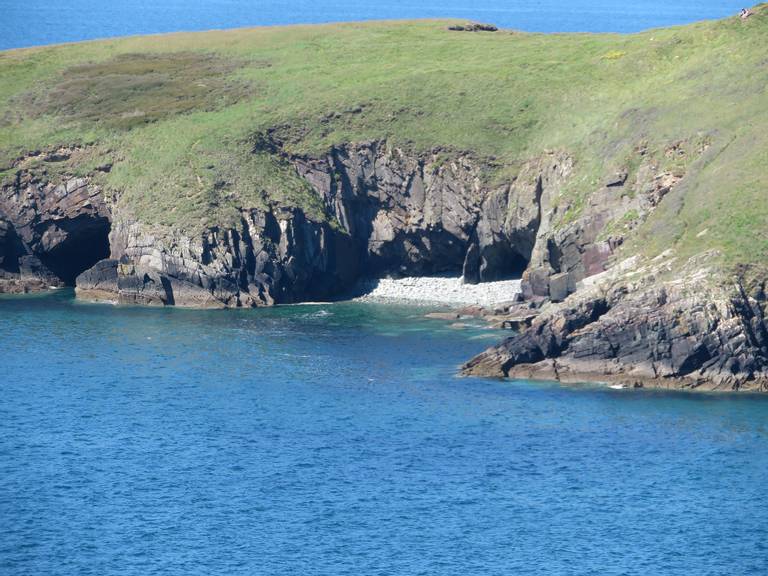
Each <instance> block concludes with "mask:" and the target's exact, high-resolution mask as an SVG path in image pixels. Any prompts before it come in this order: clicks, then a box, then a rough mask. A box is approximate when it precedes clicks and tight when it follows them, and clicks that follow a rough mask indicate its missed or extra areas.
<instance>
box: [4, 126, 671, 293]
mask: <svg viewBox="0 0 768 576" xmlns="http://www.w3.org/2000/svg"><path fill="white" fill-rule="evenodd" d="M259 142H260V146H261V148H264V150H266V151H268V152H269V153H271V154H275V155H278V156H281V157H282V159H283V160H285V161H287V162H289V163H291V164H292V165H293V166H294V167H295V169H296V171H297V173H298V174H299V175H300V176H302V177H303V178H304V179H305V180H306V181H307V183H308V184H309V185H310V186H311V187H312V188H313V189H314V191H315V193H316V194H317V195H318V197H319V198H320V199H321V200H322V202H323V204H324V207H325V211H326V214H327V222H316V221H313V220H311V219H309V218H307V217H306V215H305V214H304V212H303V211H302V210H301V209H299V208H291V209H288V208H281V207H278V206H273V207H272V208H269V209H267V210H254V209H248V208H242V209H241V210H240V215H241V217H240V221H239V222H238V223H237V224H236V225H235V226H232V227H231V228H220V227H210V228H208V229H206V230H204V231H202V233H195V234H189V233H187V232H185V231H184V230H169V229H165V228H164V227H162V226H158V225H152V224H148V223H145V222H140V221H136V220H135V219H134V218H133V217H132V216H131V214H130V213H129V210H125V209H122V208H121V206H120V204H119V202H118V203H117V204H115V205H107V203H106V201H105V199H104V198H103V194H102V193H101V191H100V190H99V188H98V187H97V186H95V185H93V184H92V183H91V182H90V181H89V179H88V178H75V177H70V178H64V179H63V181H62V182H48V181H47V180H46V178H45V171H43V176H36V175H35V174H33V172H32V171H31V170H25V169H24V168H23V166H22V167H20V169H19V171H18V172H17V178H16V181H15V182H14V183H13V184H12V185H10V186H4V187H3V189H2V195H1V196H0V214H2V215H3V222H5V223H6V224H5V225H4V228H2V229H0V233H1V234H2V239H3V240H2V246H3V249H2V258H3V260H2V270H3V272H2V274H3V275H4V276H3V277H10V276H13V277H14V278H15V279H16V280H20V279H21V277H22V275H26V276H25V277H27V278H28V279H30V278H33V277H34V278H35V279H36V280H35V282H38V284H39V286H37V287H38V288H39V287H41V286H43V285H64V284H71V283H73V281H74V280H75V278H76V277H79V280H78V288H79V293H81V294H83V295H85V294H86V293H89V294H90V295H91V296H93V297H97V296H104V297H106V296H108V295H109V294H110V293H111V296H110V299H112V300H118V301H125V302H135V303H144V304H163V305H171V304H175V305H184V306H259V305H271V304H275V303H283V302H296V301H301V300H311V299H328V298H331V297H333V296H335V295H338V294H340V293H342V292H344V291H346V290H348V289H349V288H350V287H351V286H352V285H353V283H354V282H355V281H356V279H357V278H358V277H359V276H382V275H395V276H397V275H413V276H419V275H429V274H436V273H443V272H452V273H463V275H464V278H465V281H466V282H484V281H490V280H498V279H504V278H510V277H520V276H521V275H522V276H523V280H524V282H523V288H524V291H525V293H526V295H527V296H528V297H529V298H532V299H546V298H551V299H554V300H562V299H564V298H565V297H566V296H567V295H568V294H570V293H572V292H573V291H574V290H575V287H576V284H577V283H578V282H579V281H580V280H581V279H583V278H585V277H588V276H590V275H592V274H595V273H599V272H601V271H603V270H604V269H605V268H606V267H607V266H608V265H609V263H610V259H611V258H612V256H613V250H614V248H615V246H616V245H618V243H619V242H620V237H619V238H615V237H609V238H606V239H603V238H600V234H601V232H602V231H603V229H604V228H605V225H606V223H607V222H608V221H610V220H611V219H612V218H615V217H616V216H617V215H621V214H622V213H623V212H624V211H626V210H627V209H633V210H639V209H646V208H648V209H650V208H652V206H653V205H655V204H654V202H657V201H658V198H660V197H661V196H662V195H663V194H662V192H659V187H658V186H656V187H652V188H651V189H649V190H650V192H649V193H647V194H646V193H645V192H642V193H641V194H635V195H633V197H634V198H635V199H634V200H628V198H629V196H627V197H626V198H625V197H623V196H622V195H621V194H619V195H618V196H617V194H616V192H615V191H614V190H613V189H614V188H616V187H617V186H618V187H622V186H625V185H628V184H627V182H628V177H623V179H619V180H616V179H615V178H614V179H609V182H608V183H609V184H610V186H606V187H605V189H604V190H603V191H602V192H600V193H598V194H596V195H595V198H596V199H594V200H593V204H594V206H592V205H591V206H589V207H588V208H589V210H585V212H584V214H583V215H581V216H580V217H577V218H575V219H572V221H571V223H570V224H568V225H567V226H565V227H559V228H558V227H555V226H554V224H553V223H554V222H556V221H557V220H558V217H559V213H558V210H562V209H566V208H567V207H566V208H564V207H563V206H559V205H558V202H557V201H556V200H558V198H559V197H560V194H561V191H562V188H563V186H564V184H565V182H566V181H567V180H568V178H569V176H570V174H571V172H572V169H573V160H572V159H571V158H570V157H569V156H568V155H567V154H565V153H563V152H547V153H544V154H542V155H541V156H540V157H538V158H534V159H532V160H530V161H528V162H526V163H524V164H522V165H521V166H520V167H519V169H518V172H517V175H516V176H515V177H514V178H513V179H511V181H509V182H506V183H501V184H498V185H493V186H490V185H489V184H487V182H486V180H485V179H484V168H485V167H484V166H483V165H482V163H481V162H480V161H478V160H476V159H475V158H473V157H472V156H471V155H468V154H459V153H454V154H453V155H449V154H447V153H445V152H444V151H441V150H435V151H433V152H431V153H426V154H422V155H415V154H409V153H405V152H404V151H403V150H401V149H398V148H396V147H393V146H390V145H389V144H388V143H386V142H380V141H372V142H361V143H357V144H349V145H344V146H337V147H334V148H332V149H330V150H329V151H328V152H327V154H325V155H324V156H321V157H296V156H291V155H289V154H287V153H286V152H284V149H283V146H282V143H281V141H280V139H279V137H278V132H276V131H272V132H269V133H268V134H266V135H264V136H263V137H262V138H261V139H260V140H259ZM56 158H58V156H56ZM56 158H54V160H56ZM646 172H647V174H646V176H644V177H643V178H644V179H641V178H640V176H637V178H636V180H637V182H635V183H634V184H633V186H634V188H638V186H639V184H638V183H642V182H645V181H646V180H648V181H654V180H653V178H654V177H655V176H654V174H655V173H654V171H653V170H651V169H650V168H649V169H648V170H646ZM654 199H655V200H654ZM646 211H647V210H646ZM107 233H108V234H109V238H108V241H107V238H106V237H107ZM107 258H109V259H111V261H115V262H117V265H116V267H115V264H114V263H113V262H111V261H110V262H109V263H108V264H104V265H101V266H99V267H97V268H96V269H95V270H93V274H90V275H88V274H82V272H84V271H85V270H87V269H88V268H90V267H91V266H93V265H94V264H96V263H97V262H99V261H100V260H103V259H107ZM22 263H23V264H24V267H23V269H22ZM104 274H107V276H106V277H104V278H103V279H102V276H103V275H104ZM114 274H116V276H117V280H116V281H114ZM28 284H29V286H30V288H32V282H31V280H28ZM4 285H5V286H6V287H7V286H8V285H9V282H5V284H4ZM6 289H8V288H6ZM113 291H114V292H113Z"/></svg>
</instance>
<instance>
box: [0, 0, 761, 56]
mask: <svg viewBox="0 0 768 576" xmlns="http://www.w3.org/2000/svg"><path fill="white" fill-rule="evenodd" d="M747 4H749V3H747ZM743 6H744V4H742V2H741V0H633V1H632V2H623V1H622V2H620V1H618V0H533V1H532V0H472V1H471V2H469V1H467V0H427V1H424V0H387V1H385V2H382V1H381V0H110V1H106V0H67V1H64V0H0V49H5V48H19V47H22V46H33V45H38V44H51V43H57V42H73V41H77V40H87V39H92V38H105V37H109V36H125V35H128V34H150V33H157V32H174V31H178V30H209V29H212V28H234V27H242V26H263V25H273V24H297V23H320V22H339V21H352V20H374V19H399V18H446V17H448V18H462V19H467V20H479V21H483V22H492V23H494V24H496V25H497V26H502V27H505V28H514V29H518V30H528V31H534V32H637V31H638V30H644V29H647V28H654V27H659V26H673V25H676V24H683V23H686V22H693V21H695V20H701V19H704V18H722V17H724V16H728V15H732V14H735V13H736V12H738V11H739V9H740V8H742V7H743Z"/></svg>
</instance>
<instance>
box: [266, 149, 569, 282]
mask: <svg viewBox="0 0 768 576" xmlns="http://www.w3.org/2000/svg"><path fill="white" fill-rule="evenodd" d="M275 147H276V148H278V149H279V145H275ZM290 160H291V161H292V162H293V163H294V165H295V166H296V168H297V171H298V172H299V174H300V175H301V176H303V177H304V178H305V179H306V180H307V181H308V182H309V183H310V184H311V185H312V187H313V188H314V189H315V190H316V191H317V193H318V194H319V195H320V196H321V197H322V198H323V200H324V202H325V204H326V206H327V209H328V212H329V213H330V214H332V215H333V216H334V217H335V218H336V219H337V221H338V222H339V223H340V224H341V227H342V228H343V229H344V230H346V231H347V232H348V233H349V234H350V236H351V237H352V239H353V240H354V241H355V244H356V245H357V246H358V249H359V250H360V259H361V262H362V263H363V270H362V271H363V272H364V273H366V274H371V275H379V274H402V275H425V274H433V273H440V272H461V271H463V272H464V276H465V279H466V280H467V281H469V282H474V281H477V282H482V281H489V280H497V279H501V278H507V277H514V276H517V277H519V276H520V275H521V274H522V272H523V270H524V269H525V267H526V266H527V264H528V262H529V261H530V259H531V255H532V252H533V248H534V245H535V243H536V235H537V232H538V230H539V224H540V221H541V205H540V204H541V197H542V194H543V192H544V189H545V187H546V188H547V189H548V191H549V192H550V193H551V194H552V195H554V194H555V192H556V189H557V188H559V186H561V185H562V183H563V182H564V181H565V180H566V179H567V177H568V176H569V174H570V170H571V165H572V164H571V160H570V158H568V156H567V155H564V154H546V155H544V156H542V157H541V158H539V159H537V160H535V161H532V162H529V163H527V164H526V165H525V166H524V167H523V168H522V170H521V172H520V175H519V176H518V178H517V179H516V180H515V181H514V182H512V183H511V184H506V185H502V186H499V187H497V188H492V189H491V188H488V187H487V186H486V185H485V184H484V182H483V179H482V169H481V168H482V167H481V166H479V165H478V164H477V163H476V162H475V161H474V160H473V159H472V158H470V157H468V156H458V157H456V158H454V159H453V160H452V161H445V160H443V159H442V158H441V156H440V154H439V153H434V154H430V155H426V156H423V157H413V156H408V155H406V154H404V153H403V152H402V151H400V150H398V149H396V148H392V147H389V146H387V144H386V143H383V142H365V143H361V144H357V145H353V146H346V147H340V148H334V149H332V150H331V151H330V152H329V154H328V156H327V157H326V158H322V159H311V158H291V159H290Z"/></svg>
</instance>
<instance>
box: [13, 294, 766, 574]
mask: <svg viewBox="0 0 768 576" xmlns="http://www.w3.org/2000/svg"><path fill="white" fill-rule="evenodd" d="M422 314H423V311H422V310H414V309H407V308H384V307H377V306H374V305H362V304H334V305H320V306H296V307H284V308H279V309H272V310H252V311H225V312H221V311H185V310H170V309H145V308H127V307H125V308H124V307H111V306H107V305H93V304H82V303H77V302H74V301H73V300H72V299H71V298H70V297H69V296H68V295H67V294H66V293H60V294H58V295H55V296H52V297H51V296H48V297H25V298H20V299H19V298H16V299H8V298H5V299H0V393H1V394H2V396H1V398H0V574H2V575H3V576H5V575H8V576H11V575H13V576H19V575H36V576H38V575H53V574H55V575H59V574H60V575H67V576H70V575H85V574H92V575H98V576H110V575H120V576H147V575H154V574H158V575H160V574H162V575H172V576H176V575H179V576H189V575H206V576H207V575H213V574H222V575H241V574H242V575H272V574H275V575H278V574H279V575H283V574H291V575H294V574H295V575H329V576H330V575H354V576H359V575H368V574H376V575H379V574H381V575H404V576H406V575H407V576H411V575H416V574H429V575H433V574H435V575H457V576H458V575H461V576H467V575H497V574H498V575H534V574H535V575H548V576H549V575H559V574H568V575H570V574H595V575H600V576H604V575H624V574H627V575H629V574H633V575H634V574H638V575H644V576H645V575H680V576H692V575H693V576H704V575H729V576H730V575H748V574H755V575H760V576H764V575H765V574H766V573H768V499H766V497H765V488H766V485H768V401H767V400H768V399H766V398H763V397H746V396H744V397H741V396H710V395H693V394H672V393H661V392H650V391H646V392H641V393H635V392H624V391H613V390H607V389H599V388H594V387H580V388H566V387H561V386H557V385H554V384H533V383H529V382H500V381H493V380H481V379H460V378H456V377H455V376H454V374H455V368H456V366H457V365H458V364H459V363H460V362H461V361H462V360H465V359H466V358H468V357H469V356H470V355H472V354H473V353H474V352H477V351H479V350H481V349H482V348H484V347H485V346H486V345H487V344H488V343H489V342H490V341H492V340H489V339H488V336H491V337H495V336H496V335H497V334H495V333H494V334H489V333H488V332H487V331H486V330H482V329H480V328H479V327H478V328H477V329H470V330H467V331H456V330H452V329H450V328H448V327H447V326H446V325H445V324H443V323H440V322H438V321H429V320H425V319H423V318H422Z"/></svg>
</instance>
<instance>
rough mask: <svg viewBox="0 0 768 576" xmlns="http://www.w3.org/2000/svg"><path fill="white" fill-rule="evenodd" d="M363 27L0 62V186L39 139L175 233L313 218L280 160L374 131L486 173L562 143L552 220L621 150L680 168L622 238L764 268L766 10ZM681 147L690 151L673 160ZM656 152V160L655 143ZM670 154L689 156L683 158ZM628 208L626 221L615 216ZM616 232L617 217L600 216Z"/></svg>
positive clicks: (511, 170) (215, 35)
mask: <svg viewBox="0 0 768 576" xmlns="http://www.w3.org/2000/svg"><path fill="white" fill-rule="evenodd" d="M449 24H450V23H449V22H439V21H417V22H375V23H364V24H342V25H328V26H294V27H285V28H258V29H245V30H233V31H225V32H221V31H215V32H207V33H194V34H172V35H165V36H149V37H136V38H125V39H118V40H108V41H99V42H88V43H80V44H71V45H61V46H53V47H45V48H33V49H25V50H14V51H8V52H0V177H2V178H4V179H7V178H9V177H10V176H12V174H13V173H14V172H15V170H16V169H17V168H18V159H19V158H22V157H27V160H25V165H26V166H31V165H34V164H35V163H36V162H43V158H44V156H43V155H41V156H38V157H36V158H35V157H33V158H29V155H30V154H31V153H33V152H37V151H43V152H45V151H54V150H56V149H57V148H59V147H63V146H67V147H73V146H83V147H84V149H83V150H82V151H81V152H79V153H77V154H74V155H72V156H71V157H70V159H69V160H67V161H64V162H58V163H57V162H45V164H46V169H47V170H48V171H49V172H50V171H54V170H63V171H67V172H75V173H77V172H89V173H90V172H93V171H94V170H95V169H96V168H97V167H99V166H103V165H105V164H111V169H110V170H102V171H100V172H96V173H97V174H98V178H99V179H101V181H102V182H103V184H104V186H105V187H106V189H107V190H110V191H112V192H113V193H114V194H116V195H118V196H119V198H120V200H119V201H120V202H121V203H123V204H124V205H125V206H127V207H130V209H131V210H132V211H133V212H135V214H136V215H137V216H138V217H139V218H141V219H142V220H145V221H147V222H150V223H151V222H154V223H159V224H167V225H171V226H180V227H185V228H194V227H197V226H199V225H200V224H201V223H208V224H212V223H215V222H216V221H225V220H226V219H227V218H230V217H231V216H232V214H233V207H234V206H261V205H263V204H264V203H266V202H277V203H282V204H300V205H302V206H304V207H305V208H307V211H308V212H309V213H310V214H311V215H313V216H314V217H316V218H322V217H323V213H322V207H321V206H320V204H319V201H318V200H317V199H316V198H315V197H314V196H313V195H312V194H311V192H310V190H309V188H308V186H307V184H306V183H305V182H303V181H302V180H301V179H300V178H298V177H297V176H296V175H295V174H294V172H293V171H292V170H291V169H290V167H288V166H286V165H285V164H284V163H282V162H281V161H280V160H279V159H277V158H275V157H272V156H270V155H269V154H268V153H267V152H260V151H258V146H257V145H256V144H257V139H258V136H259V134H262V133H264V132H265V131H267V130H270V129H275V130H276V131H277V132H276V133H277V134H279V136H280V139H281V140H282V141H284V142H285V146H286V149H287V151H288V152H290V153H296V154H310V155H311V154H321V153H322V152H323V151H324V150H326V149H327V148H328V147H330V146H332V145H335V144H341V143H346V142H353V141H359V140H371V139H386V140H388V141H390V142H391V143H392V144H394V145H397V146H400V147H402V148H404V149H406V150H410V151H413V152H414V153H420V152H425V151H428V150H432V149H435V148H440V149H442V150H444V151H445V153H446V155H447V156H450V154H452V153H457V152H470V153H471V154H473V155H474V156H476V157H477V158H478V159H479V160H480V161H483V162H484V163H485V164H486V165H487V166H488V170H487V174H486V176H487V178H488V179H490V180H503V179H505V178H511V177H514V175H515V173H516V170H517V167H518V166H519V165H520V164H521V163H522V162H524V161H525V160H527V159H530V158H534V157H536V156H538V155H540V154H541V153H542V152H543V151H545V150H566V151H567V152H568V153H569V154H571V155H572V156H573V157H574V159H575V172H574V175H573V176H572V177H571V179H570V181H569V184H568V186H567V187H566V189H565V190H563V192H562V194H563V198H562V201H563V203H564V205H567V206H569V208H568V210H567V211H564V213H563V216H562V218H563V221H566V222H567V221H568V219H572V218H574V217H575V216H577V215H578V213H579V211H581V210H584V209H585V205H586V202H585V198H587V197H588V195H589V194H590V193H591V192H592V191H594V190H595V189H596V188H598V187H600V186H602V184H603V181H602V180H601V178H603V177H604V175H605V174H606V173H610V172H612V171H614V172H618V171H629V172H631V171H632V169H633V167H635V164H636V154H637V150H638V149H640V148H642V149H644V150H646V151H647V153H649V154H653V155H656V156H657V157H658V158H659V162H661V163H663V164H665V166H666V167H667V168H668V169H669V170H671V171H675V170H683V169H685V170H686V171H687V173H688V177H687V178H686V180H685V181H684V183H683V185H681V186H680V187H679V188H678V189H676V191H675V193H674V194H670V195H669V196H668V197H667V198H665V200H664V203H663V204H662V206H661V208H662V209H659V210H656V211H655V212H654V213H653V214H652V216H651V218H650V219H649V220H648V221H647V222H646V223H645V224H643V225H642V226H641V227H640V228H639V229H638V231H637V233H636V235H635V238H634V242H632V243H630V245H631V246H637V247H638V249H642V250H646V251H649V252H654V251H660V250H663V249H665V248H667V247H670V246H672V245H675V246H676V247H677V248H678V249H679V250H681V251H682V252H684V253H694V252H698V251H702V250H705V249H712V248H715V249H719V250H721V251H722V252H723V253H724V255H725V257H726V258H727V260H728V262H730V263H731V264H739V263H755V262H759V261H765V260H768V170H767V169H766V166H768V88H767V87H768V55H766V52H765V46H766V45H768V6H766V5H761V6H759V7H757V8H755V9H754V15H753V16H751V17H750V18H749V19H747V20H745V21H742V20H741V19H739V18H738V17H733V18H729V19H726V20H721V21H714V22H703V23H699V24H695V25H691V26H685V27H679V28H670V29H663V30H652V31H648V32H644V33H641V34H633V35H626V36H625V35H591V34H578V35H576V34H557V35H543V34H524V33H518V32H512V31H499V32H494V33H485V32H482V33H481V32H454V31H449V30H448V29H447V28H448V25H449ZM679 142H682V143H683V144H681V149H682V150H683V151H685V150H686V148H689V149H690V148H698V149H699V152H700V151H701V150H704V149H705V148H706V151H704V152H703V153H701V155H699V154H698V152H697V153H696V154H683V155H682V156H679V155H677V154H676V153H675V152H674V150H675V144H676V143H679ZM670 150H672V152H670ZM689 158H696V159H695V160H693V164H691V165H687V163H688V162H689V160H688V159H689ZM631 217H632V215H631V214H628V215H627V218H631ZM613 225H614V226H615V225H621V222H618V223H614V224H613Z"/></svg>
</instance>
